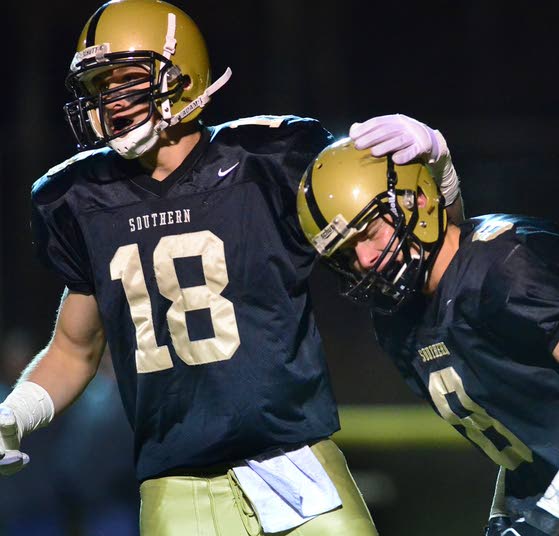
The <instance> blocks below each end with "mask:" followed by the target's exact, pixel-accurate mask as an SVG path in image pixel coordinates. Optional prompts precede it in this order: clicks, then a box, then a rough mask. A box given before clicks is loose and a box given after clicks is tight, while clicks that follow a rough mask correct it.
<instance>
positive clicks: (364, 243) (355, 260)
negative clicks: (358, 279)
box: [344, 217, 398, 273]
mask: <svg viewBox="0 0 559 536" xmlns="http://www.w3.org/2000/svg"><path fill="white" fill-rule="evenodd" d="M393 234H394V227H393V226H392V224H391V223H390V220H389V219H387V218H386V219H385V218H383V217H379V218H376V219H374V220H373V221H371V222H370V223H369V224H368V225H367V227H366V229H365V230H364V231H362V232H361V233H359V234H358V235H356V236H355V237H354V238H353V239H352V240H351V241H350V242H349V243H348V244H347V245H346V246H344V249H346V248H351V250H352V260H351V267H352V268H353V270H354V271H355V272H358V273H366V272H368V271H369V270H370V269H371V268H372V267H373V266H375V264H376V262H377V261H378V259H379V257H380V256H381V255H382V252H383V251H384V250H385V248H386V246H387V245H388V243H389V242H390V239H391V238H392V235H393ZM397 245H398V241H397V240H394V242H393V243H392V244H391V246H390V251H393V250H394V249H395V248H396V246H397ZM389 259H390V254H388V255H386V256H385V257H384V259H383V260H382V262H381V263H380V265H379V266H378V267H377V272H382V270H383V268H384V267H385V266H386V263H387V262H388V260H389Z"/></svg>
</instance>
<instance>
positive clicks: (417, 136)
mask: <svg viewBox="0 0 559 536" xmlns="http://www.w3.org/2000/svg"><path fill="white" fill-rule="evenodd" d="M349 136H350V137H351V139H352V140H353V142H354V143H355V147H356V148H357V149H370V150H371V154H372V155H373V156H376V157H380V156H384V155H386V154H388V153H392V160H394V163H395V164H399V165H403V164H408V163H409V162H412V161H414V160H419V161H421V162H423V163H424V164H426V165H427V167H429V169H430V170H431V173H432V174H433V177H434V179H435V180H436V181H437V184H438V185H439V187H440V189H441V193H442V194H443V196H444V198H445V204H446V206H448V205H451V204H452V203H453V202H454V200H455V199H456V198H457V197H458V195H459V194H460V181H459V179H458V174H457V173H456V170H455V169H454V166H453V165H452V158H451V157H450V152H449V150H448V145H447V143H446V140H445V139H444V137H443V135H442V134H441V133H440V132H439V131H438V130H433V129H432V128H431V127H428V126H427V125H425V124H424V123H420V122H419V121H416V120H415V119H412V118H411V117H408V116H406V115H402V114H392V115H381V116H378V117H373V118H372V119H369V120H368V121H365V122H364V123H354V124H353V125H351V128H350V129H349Z"/></svg>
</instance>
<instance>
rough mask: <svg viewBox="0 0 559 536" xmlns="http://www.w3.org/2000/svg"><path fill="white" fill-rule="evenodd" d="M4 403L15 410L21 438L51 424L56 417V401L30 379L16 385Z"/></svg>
mask: <svg viewBox="0 0 559 536" xmlns="http://www.w3.org/2000/svg"><path fill="white" fill-rule="evenodd" d="M3 405H4V406H7V407H9V408H10V409H11V410H12V411H13V412H14V415H15V418H16V422H17V428H18V436H19V439H20V440H21V438H22V437H23V436H24V435H27V434H29V433H30V432H33V431H34V430H37V428H41V427H43V426H46V425H47V424H49V423H50V422H51V421H52V419H53V417H54V403H53V401H52V398H51V397H50V395H49V394H48V393H47V391H46V390H45V389H44V388H43V387H41V386H40V385H39V384H37V383H33V382H29V381H25V382H21V383H20V384H18V385H16V387H14V390H13V391H12V392H11V393H10V394H9V395H8V396H7V397H6V400H4V402H3Z"/></svg>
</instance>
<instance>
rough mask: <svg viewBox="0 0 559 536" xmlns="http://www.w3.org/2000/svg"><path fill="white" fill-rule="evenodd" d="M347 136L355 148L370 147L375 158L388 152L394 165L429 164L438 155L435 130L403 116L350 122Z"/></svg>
mask: <svg viewBox="0 0 559 536" xmlns="http://www.w3.org/2000/svg"><path fill="white" fill-rule="evenodd" d="M349 135H350V137H351V138H352V139H353V141H354V143H355V147H356V148H357V149H368V148H370V149H371V154H372V155H373V156H376V157H379V156H384V155H386V154H388V153H392V159H393V160H394V163H395V164H399V165H403V164H407V163H409V162H411V161H413V160H416V159H419V160H421V161H422V162H423V163H424V164H427V163H432V162H435V161H437V160H438V159H439V156H440V147H439V141H438V140H437V137H436V134H435V131H434V130H433V129H432V128H430V127H428V126H427V125H424V124H423V123H420V122H419V121H416V120H415V119H412V118H411V117H408V116H406V115H401V114H392V115H381V116H379V117H373V118H372V119H369V120H368V121H365V122H364V123H354V124H353V125H352V126H351V128H350V129H349Z"/></svg>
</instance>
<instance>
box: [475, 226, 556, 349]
mask: <svg viewBox="0 0 559 536" xmlns="http://www.w3.org/2000/svg"><path fill="white" fill-rule="evenodd" d="M515 234H516V236H515V237H514V240H511V242H510V247H509V248H508V250H504V251H503V252H502V258H501V260H500V262H494V263H493V264H492V266H491V269H490V270H489V271H488V274H487V280H486V283H485V284H484V291H483V294H484V295H485V299H481V300H480V306H481V307H486V308H487V311H486V313H487V314H483V317H484V318H485V319H486V322H487V325H488V327H490V328H491V330H492V331H494V332H495V333H496V334H498V335H499V336H501V337H503V339H506V340H508V341H509V342H510V344H511V346H512V347H514V348H515V349H519V348H522V349H524V350H525V351H529V350H531V352H530V353H531V354H532V355H537V354H538V352H539V351H541V352H542V354H543V355H545V354H546V353H548V354H550V353H551V352H552V351H553V349H554V348H555V346H556V345H557V344H558V343H559V234H558V233H557V232H556V231H554V230H553V229H552V228H550V227H547V228H546V227H541V228H538V227H537V226H532V227H530V228H526V227H522V226H517V227H516V233H515ZM482 297H483V296H482Z"/></svg>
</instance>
